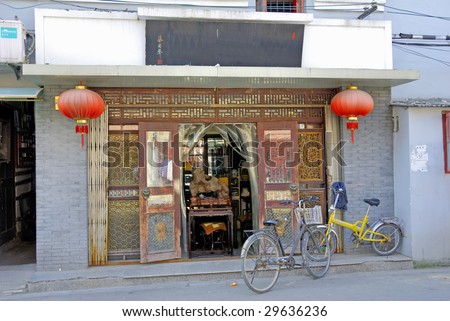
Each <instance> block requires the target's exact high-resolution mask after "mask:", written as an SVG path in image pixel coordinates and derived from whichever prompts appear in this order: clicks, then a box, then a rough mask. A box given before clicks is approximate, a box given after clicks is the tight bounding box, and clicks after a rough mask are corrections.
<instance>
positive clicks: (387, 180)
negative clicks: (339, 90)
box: [341, 87, 394, 253]
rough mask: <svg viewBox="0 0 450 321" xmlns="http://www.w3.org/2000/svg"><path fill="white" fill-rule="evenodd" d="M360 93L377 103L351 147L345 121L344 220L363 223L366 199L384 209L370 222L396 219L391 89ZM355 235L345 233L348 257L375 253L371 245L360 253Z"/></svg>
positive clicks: (374, 210)
mask: <svg viewBox="0 0 450 321" xmlns="http://www.w3.org/2000/svg"><path fill="white" fill-rule="evenodd" d="M359 89H361V90H364V91H366V92H367V93H369V94H370V95H371V96H372V98H373V100H374V103H375V105H374V108H373V110H372V112H371V113H370V114H369V115H367V116H365V117H362V118H359V119H358V122H359V129H358V130H357V131H356V132H355V143H354V144H352V143H351V139H350V131H348V130H347V128H346V120H345V119H341V137H342V139H343V140H346V141H347V142H346V144H345V145H344V147H343V149H342V151H341V155H342V157H343V159H344V161H345V163H346V164H345V165H346V166H344V167H343V168H342V177H343V182H344V183H345V185H346V189H347V198H348V204H347V207H348V210H347V211H346V212H345V214H344V219H345V220H347V221H351V222H354V221H356V220H361V219H362V218H363V217H364V214H365V212H366V209H367V204H366V203H364V202H363V199H364V198H378V199H380V205H379V206H378V207H372V208H371V210H370V216H369V222H373V221H375V220H376V219H377V218H378V217H381V216H394V163H393V152H394V150H393V122H392V107H390V105H389V103H390V100H391V89H390V88H368V87H367V88H364V87H359ZM350 236H351V233H350V231H349V230H345V234H344V251H345V253H360V252H366V251H371V246H370V244H368V245H363V246H361V245H360V247H359V248H358V249H356V248H355V245H354V244H353V243H352V241H351V237H350Z"/></svg>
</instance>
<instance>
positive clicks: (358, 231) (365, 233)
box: [325, 193, 390, 246]
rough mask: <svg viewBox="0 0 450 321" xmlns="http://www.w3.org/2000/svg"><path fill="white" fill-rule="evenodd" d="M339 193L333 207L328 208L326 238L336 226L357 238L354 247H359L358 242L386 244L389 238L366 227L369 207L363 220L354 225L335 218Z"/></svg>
mask: <svg viewBox="0 0 450 321" xmlns="http://www.w3.org/2000/svg"><path fill="white" fill-rule="evenodd" d="M339 195H340V194H339V193H338V194H337V196H336V200H335V202H334V204H333V206H331V207H330V215H329V218H328V226H327V230H326V232H325V234H326V235H327V237H328V236H329V235H330V230H331V229H332V228H333V225H334V224H336V225H337V226H341V227H343V228H346V229H349V230H350V231H352V232H353V233H354V234H355V236H356V237H357V241H358V243H357V244H356V246H358V245H359V242H360V241H365V242H386V241H390V238H389V237H388V236H386V235H384V234H381V233H377V232H374V231H373V230H372V229H370V228H369V227H368V226H367V222H368V221H369V211H370V207H371V206H370V205H369V206H368V207H367V211H366V214H365V215H364V218H363V220H358V221H355V222H354V223H349V222H346V221H343V220H340V219H337V218H336V204H337V202H338V199H339ZM375 235H376V236H380V237H382V238H381V239H380V238H373V236H375Z"/></svg>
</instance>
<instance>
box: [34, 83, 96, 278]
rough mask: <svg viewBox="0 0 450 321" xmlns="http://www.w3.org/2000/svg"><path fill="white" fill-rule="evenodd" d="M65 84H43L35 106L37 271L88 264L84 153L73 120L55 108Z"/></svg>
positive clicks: (85, 160)
mask: <svg viewBox="0 0 450 321" xmlns="http://www.w3.org/2000/svg"><path fill="white" fill-rule="evenodd" d="M65 89H67V88H60V87H46V88H45V101H44V102H38V103H36V106H35V121H36V202H37V204H36V205H37V213H36V215H37V217H36V224H37V226H36V230H37V241H36V256H37V257H36V260H37V270H38V271H50V270H71V269H80V268H86V267H87V266H88V224H87V221H88V219H87V195H88V194H87V153H86V148H85V149H82V148H81V145H80V136H79V135H77V134H75V129H74V127H75V125H74V121H72V120H70V119H68V118H66V117H64V116H62V115H61V114H60V113H59V112H58V111H56V110H55V107H54V96H55V95H59V94H60V93H61V92H62V91H64V90H65Z"/></svg>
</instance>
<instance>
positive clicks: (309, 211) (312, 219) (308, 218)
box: [295, 205, 323, 225]
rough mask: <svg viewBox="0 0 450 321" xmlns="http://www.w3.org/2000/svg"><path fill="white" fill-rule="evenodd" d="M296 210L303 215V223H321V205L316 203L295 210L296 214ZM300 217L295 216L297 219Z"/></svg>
mask: <svg viewBox="0 0 450 321" xmlns="http://www.w3.org/2000/svg"><path fill="white" fill-rule="evenodd" d="M297 212H299V214H301V215H303V217H304V218H305V223H306V224H308V225H309V224H322V223H323V221H322V207H321V206H320V205H316V206H314V207H312V208H302V209H301V210H300V211H296V213H295V214H296V215H298V214H297ZM299 219H300V218H299V217H297V220H299Z"/></svg>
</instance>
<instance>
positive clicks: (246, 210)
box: [180, 123, 257, 258]
mask: <svg viewBox="0 0 450 321" xmlns="http://www.w3.org/2000/svg"><path fill="white" fill-rule="evenodd" d="M255 142H256V125H255V124H252V123H244V124H182V125H180V143H181V146H182V148H181V153H180V157H181V160H182V171H181V175H182V180H181V181H182V185H183V187H182V191H183V192H182V193H181V194H182V195H181V197H182V203H181V204H182V214H183V216H184V218H185V220H184V221H185V222H186V223H185V224H186V225H185V227H186V229H185V230H186V245H187V253H188V255H189V257H190V258H200V257H208V258H211V257H220V256H228V255H238V254H239V253H240V248H241V247H242V244H243V242H244V241H245V239H246V234H245V233H244V230H246V229H251V228H252V226H253V220H254V218H255V215H253V209H255V208H257V203H256V202H257V197H255V196H256V195H257V183H256V164H255V162H256V159H257V158H256V157H255V156H256V155H255V153H256V144H255Z"/></svg>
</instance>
